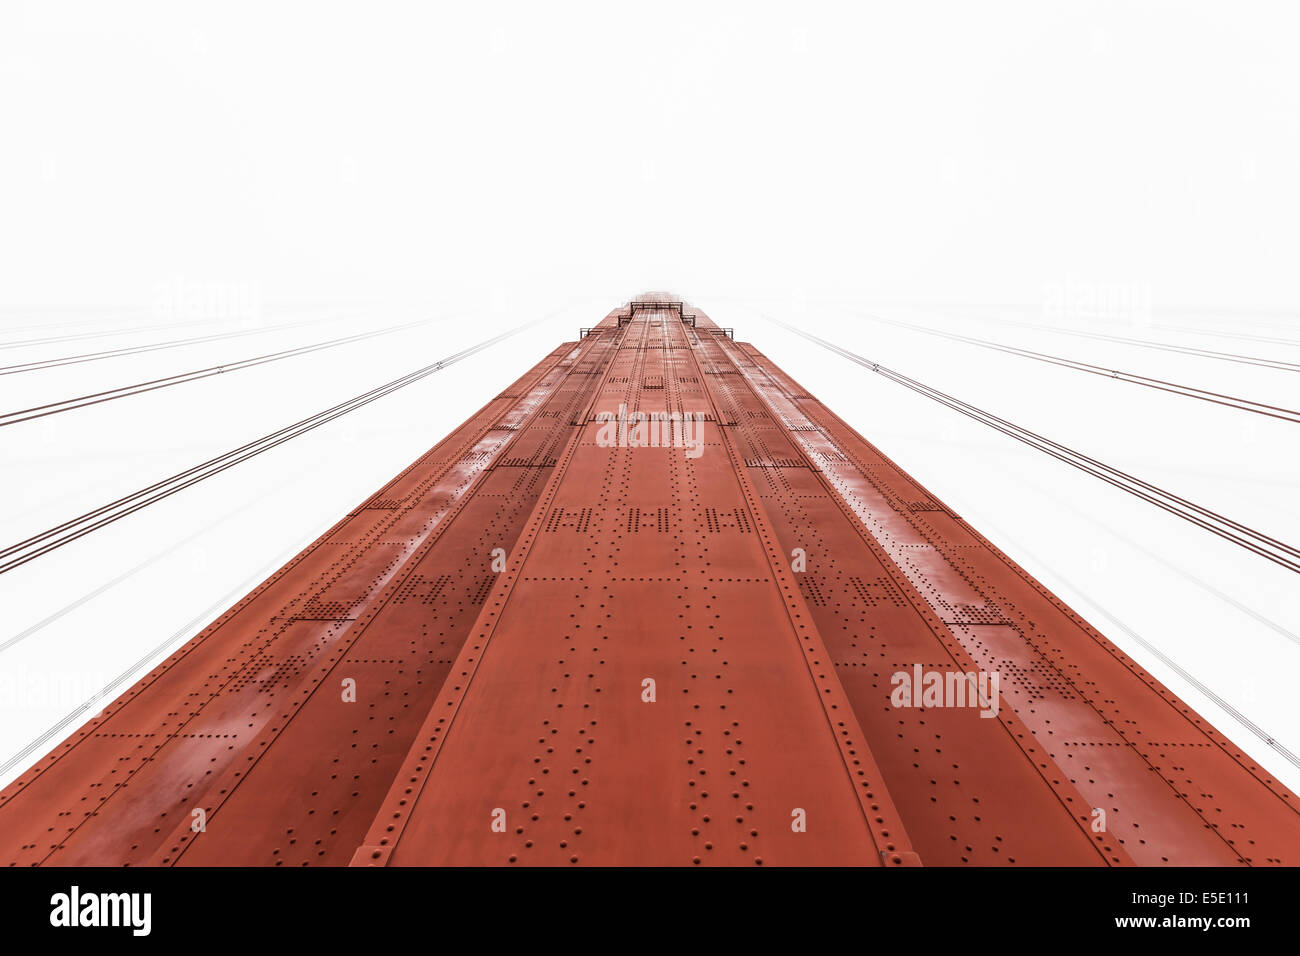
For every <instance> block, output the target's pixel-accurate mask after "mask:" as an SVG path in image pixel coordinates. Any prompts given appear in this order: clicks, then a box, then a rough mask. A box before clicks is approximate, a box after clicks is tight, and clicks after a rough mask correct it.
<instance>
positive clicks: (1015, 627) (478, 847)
mask: <svg viewBox="0 0 1300 956" xmlns="http://www.w3.org/2000/svg"><path fill="white" fill-rule="evenodd" d="M900 675H903V678H906V679H902V678H900ZM932 675H939V685H940V690H941V692H940V693H938V695H937V696H936V697H934V698H933V699H926V698H924V696H923V694H922V686H921V685H923V684H925V682H926V681H927V680H929V678H930V677H931V676H932ZM993 675H996V678H997V680H996V683H993V682H992V681H993ZM986 678H987V680H986ZM908 681H912V682H913V683H916V684H917V687H916V697H915V699H914V700H912V699H908V700H906V701H903V702H900V699H899V691H900V688H901V687H902V686H903V685H905V684H907V683H908ZM954 694H955V695H956V697H957V698H959V699H954V696H953V695H954ZM913 704H915V706H913ZM1298 824H1300V816H1298V815H1297V800H1296V797H1295V796H1294V795H1293V794H1291V793H1290V792H1289V791H1287V790H1286V789H1285V788H1284V787H1282V786H1281V785H1280V784H1278V783H1277V782H1276V781H1273V780H1272V779H1270V778H1269V777H1268V775H1267V774H1266V773H1264V772H1263V771H1262V770H1260V769H1259V768H1258V767H1256V766H1254V764H1253V763H1252V762H1251V761H1250V759H1249V758H1248V757H1246V756H1245V755H1244V754H1242V753H1241V751H1240V750H1239V749H1238V748H1236V747H1235V746H1234V745H1233V744H1232V743H1231V742H1230V741H1228V740H1227V739H1226V738H1225V737H1223V736H1222V735H1221V734H1219V733H1218V732H1217V731H1216V730H1214V728H1212V727H1210V726H1209V725H1208V724H1207V723H1206V722H1205V721H1204V720H1203V719H1202V718H1200V717H1199V716H1198V715H1197V714H1195V713H1193V712H1192V711H1191V710H1190V709H1189V708H1188V707H1187V706H1186V705H1185V704H1184V703H1182V702H1181V701H1180V700H1178V699H1177V698H1176V697H1174V696H1173V695H1172V694H1171V693H1170V692H1169V691H1168V690H1167V689H1165V688H1164V687H1162V686H1161V685H1160V684H1159V683H1157V682H1156V681H1155V680H1154V679H1153V678H1152V677H1151V676H1150V675H1149V674H1147V673H1146V672H1145V671H1143V670H1142V669H1141V668H1140V667H1139V666H1138V665H1137V664H1136V663H1135V662H1134V661H1132V660H1131V659H1129V658H1128V657H1127V656H1126V655H1124V654H1123V653H1122V652H1121V651H1120V650H1119V649H1118V648H1116V647H1115V646H1114V645H1112V644H1110V642H1108V641H1107V640H1106V639H1105V638H1104V637H1103V636H1102V635H1101V634H1099V633H1098V632H1097V631H1095V630H1094V629H1093V628H1091V627H1090V626H1089V625H1088V624H1087V623H1086V622H1084V621H1083V620H1082V619H1081V618H1080V617H1079V616H1078V615H1076V614H1075V613H1074V612H1072V611H1071V610H1070V609H1069V608H1067V607H1065V606H1064V605H1063V604H1062V603H1061V602H1060V601H1059V600H1058V599H1056V598H1055V597H1054V596H1053V595H1052V594H1050V593H1049V592H1048V591H1046V589H1044V588H1043V587H1042V586H1041V585H1040V584H1038V583H1037V582H1036V581H1034V580H1033V579H1032V578H1031V577H1030V576H1029V575H1028V574H1026V573H1025V572H1024V571H1023V570H1022V569H1021V568H1019V567H1018V566H1016V565H1015V564H1014V562H1012V561H1011V560H1010V559H1009V558H1008V557H1007V556H1005V555H1003V554H1002V553H1001V552H999V551H998V550H997V549H996V548H994V547H993V546H992V545H991V544H990V543H989V542H988V541H986V540H985V539H984V538H982V537H981V536H980V535H979V534H978V533H977V532H975V531H974V530H973V529H971V528H970V527H969V526H968V525H967V524H966V523H965V522H963V521H962V520H961V519H960V518H959V517H958V516H956V515H955V514H953V512H952V511H951V510H950V509H948V508H947V507H946V506H944V505H943V504H942V503H940V502H938V501H937V500H935V499H934V497H933V496H932V495H930V494H928V493H927V492H926V491H925V489H924V488H922V487H920V486H919V485H918V484H917V483H916V482H915V481H913V480H912V479H911V478H910V477H908V476H907V475H906V474H904V473H903V472H901V471H900V470H899V469H898V468H897V467H896V466H895V465H894V464H893V463H892V462H890V461H889V460H888V459H887V458H885V456H884V455H882V454H881V453H880V452H879V451H878V450H877V449H876V448H874V447H873V446H872V445H871V444H870V443H868V442H867V441H866V440H865V439H863V438H862V437H861V436H859V435H858V434H857V433H856V432H854V431H853V430H852V429H851V428H849V427H848V426H847V425H846V424H845V423H844V422H843V421H842V420H841V419H839V418H838V417H836V416H835V415H834V414H833V413H831V412H830V411H829V410H828V409H826V408H825V407H824V406H823V405H821V403H819V402H817V401H816V399H814V398H812V397H811V396H809V395H808V394H807V392H806V391H804V390H803V389H802V388H801V387H800V386H799V385H798V384H797V383H795V382H793V381H792V380H791V379H790V378H789V377H788V376H786V375H785V374H784V373H782V372H781V371H780V369H779V368H777V367H776V366H775V365H773V364H772V363H771V362H770V361H768V360H767V359H766V358H765V357H763V356H762V355H760V354H759V353H758V352H757V351H756V350H754V349H753V348H752V347H751V346H749V345H746V344H744V343H737V342H735V341H734V337H733V335H732V334H731V330H725V329H719V328H718V327H717V326H716V325H714V323H713V322H712V321H710V320H709V319H708V318H707V316H705V315H704V314H703V313H702V312H700V311H699V310H696V309H694V308H692V307H690V306H688V305H686V304H684V303H681V302H676V301H673V300H671V299H670V298H668V297H666V296H643V297H641V298H640V299H637V300H634V301H633V302H632V303H629V304H628V305H627V306H625V307H623V308H622V309H618V310H615V311H614V312H611V313H610V314H609V315H608V316H606V318H605V319H604V321H602V322H601V323H599V325H597V326H595V327H593V328H591V329H583V330H582V333H581V335H580V338H579V340H578V341H577V342H570V343H565V344H564V345H562V346H561V347H560V348H558V349H556V350H555V351H554V352H552V353H551V354H550V355H549V356H547V357H546V358H545V359H544V360H543V361H542V362H541V363H539V364H538V365H537V366H536V367H535V368H533V369H532V370H531V371H529V372H528V373H527V374H526V375H524V376H523V377H522V378H520V379H519V381H518V382H516V383H515V385H514V386H512V387H511V388H510V389H509V390H507V392H505V393H503V394H502V395H500V396H498V397H497V398H496V399H494V400H493V401H492V402H491V403H489V404H488V405H487V406H486V407H485V408H483V409H482V410H480V412H479V413H478V414H476V415H475V416H474V417H472V418H471V419H470V420H469V421H468V422H466V423H465V424H464V425H463V426H461V428H459V429H458V430H457V431H455V432H454V433H453V434H451V435H450V436H448V437H447V438H446V439H444V440H443V441H442V442H440V443H439V444H438V445H437V446H436V447H435V448H434V449H432V450H431V451H430V452H429V453H428V454H427V455H425V456H424V457H422V458H421V459H419V460H418V461H417V462H415V463H414V464H413V465H412V466H411V467H410V468H408V469H407V470H406V471H405V472H404V473H403V474H401V475H399V476H398V477H397V478H395V479H394V480H393V481H392V482H390V483H389V485H387V486H386V487H385V488H384V489H382V490H381V491H380V492H378V493H377V494H376V495H374V496H372V497H371V498H370V499H368V500H367V501H366V502H364V503H363V504H362V505H361V506H360V507H359V508H357V509H356V510H354V511H353V512H351V513H349V514H348V515H347V516H346V517H344V519H343V520H342V521H340V522H339V524H338V525H336V526H335V527H334V528H333V529H331V530H330V531H329V532H328V533H327V534H326V535H324V536H323V537H322V538H321V539H320V540H319V541H317V542H316V543H314V544H313V545H312V546H311V547H309V548H307V549H306V550H305V551H304V552H303V553H302V554H300V555H299V556H298V557H297V558H295V559H294V560H293V561H292V562H290V564H288V565H287V566H286V567H285V568H283V569H282V570H281V571H279V572H277V574H276V575H274V576H273V577H272V578H271V579H270V580H268V581H267V582H266V583H264V584H263V585H261V586H260V587H259V588H258V589H257V590H255V591H254V592H253V593H252V594H250V595H249V596H248V597H247V598H245V599H244V600H243V601H241V602H240V603H239V604H237V605H236V606H235V607H234V608H232V609H231V610H230V611H228V612H227V613H226V614H224V615H222V617H221V618H219V619H218V620H217V621H216V622H214V623H213V624H212V625H211V626H209V627H208V628H207V629H205V630H204V631H203V632H202V633H201V634H199V635H198V636H197V637H196V638H194V640H192V641H191V642H189V643H188V644H187V645H186V646H185V647H184V648H182V649H181V650H179V651H177V652H176V653H175V654H173V655H172V656H171V657H170V658H168V660H167V661H165V662H164V663H163V664H161V665H160V666H159V667H157V668H155V669H154V670H153V671H151V672H150V673H149V674H148V675H146V676H145V677H144V678H143V679H142V680H141V681H139V682H138V683H137V684H136V685H135V686H134V687H133V688H131V690H130V691H129V692H128V693H126V694H125V695H123V696H122V697H121V698H119V699H118V700H117V701H115V702H114V703H113V704H111V705H110V706H109V707H108V708H106V710H105V712H104V714H103V715H101V716H100V717H98V718H96V719H95V720H93V721H91V722H90V723H88V724H87V725H86V726H84V727H83V728H81V730H79V731H78V732H77V733H75V734H73V735H72V736H71V737H70V738H69V739H68V740H67V741H65V742H64V743H63V744H61V745H60V746H59V747H57V748H56V749H55V750H54V751H53V752H52V753H50V754H49V755H48V756H47V757H45V758H44V759H42V760H41V761H39V762H38V763H37V764H36V765H35V766H33V767H32V768H31V769H30V770H28V771H27V772H26V773H25V774H23V775H22V777H20V778H19V779H18V780H16V781H15V782H14V783H13V784H11V785H10V786H9V787H8V788H7V789H6V790H5V791H4V792H3V794H0V857H3V858H5V860H6V862H9V863H11V864H15V865H40V864H102V865H116V864H133V865H142V864H143V865H230V864H247V865H284V866H304V865H320V864H325V865H342V864H346V863H349V862H351V863H354V864H357V865H434V864H501V865H507V866H509V865H526V864H537V865H561V866H572V865H582V864H607V865H608V864H651V865H660V864H661V865H682V866H696V865H709V864H717V865H745V866H772V865H776V866H780V865H809V864H852V865H885V866H899V865H910V864H917V863H923V864H990V865H994V864H998V865H1000V864H1006V865H1012V864H1020V865H1042V864H1066V865H1125V864H1134V863H1136V864H1154V865H1160V864H1166V863H1168V864H1214V865H1232V864H1269V863H1290V864H1295V863H1297V862H1300V825H1298Z"/></svg>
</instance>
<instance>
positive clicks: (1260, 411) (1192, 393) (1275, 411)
mask: <svg viewBox="0 0 1300 956" xmlns="http://www.w3.org/2000/svg"><path fill="white" fill-rule="evenodd" d="M854 314H855V315H860V316H862V317H863V318H866V319H870V320H871V321H873V322H880V323H882V324H884V325H892V326H896V327H898V328H901V329H908V330H910V331H913V332H920V333H923V334H925V335H934V336H938V337H940V338H945V339H951V340H952V341H954V342H962V343H965V344H967V345H974V346H978V347H979V348H985V349H991V350H993V351H997V352H1005V353H1006V354H1008V355H1016V356H1019V357H1021V358H1027V359H1032V360H1034V361H1037V362H1044V363H1047V364H1049V365H1058V366H1061V367H1063V368H1070V369H1074V370H1075V371H1078V372H1087V373H1089V374H1091V375H1100V376H1102V377H1103V378H1109V379H1114V380H1115V381H1118V382H1128V383H1130V384H1132V385H1142V386H1145V387H1147V388H1153V389H1156V390H1158V391H1162V392H1168V393H1170V394H1172V395H1181V396H1183V397H1184V398H1194V399H1198V400H1199V401H1203V402H1210V403H1212V404H1215V405H1223V406H1225V407H1227V408H1235V409H1237V410H1238V411H1243V412H1251V413H1253V414H1256V415H1267V416H1268V417H1269V418H1277V419H1281V420H1282V421H1288V422H1293V423H1296V424H1300V411H1297V410H1295V409H1292V408H1283V407H1281V406H1278V405H1267V404H1265V403H1264V402H1256V401H1253V400H1252V399H1249V398H1241V397H1239V396H1236V395H1225V394H1223V393H1222V392H1212V391H1209V390H1208V389H1203V388H1197V387H1195V386H1193V385H1183V384H1181V383H1179V382H1169V381H1166V380H1164V379H1159V378H1151V377H1150V376H1147V375H1138V374H1137V373H1136V372H1124V371H1120V370H1119V369H1108V368H1106V367H1105V366H1102V365H1093V364H1092V363H1090V362H1081V361H1078V360H1077V359H1072V358H1066V357H1065V356H1061V355H1051V354H1049V353H1046V352H1035V351H1033V350H1031V349H1022V348H1018V347H1017V346H1014V345H1007V344H1005V343H1002V342H994V341H992V340H990V339H981V338H976V337H975V336H972V335H961V334H959V333H957V332H948V331H945V330H943V329H936V328H933V327H931V326H926V325H917V324H915V323H912V322H902V321H899V320H896V319H886V318H884V317H883V316H879V315H874V314H872V313H868V312H854Z"/></svg>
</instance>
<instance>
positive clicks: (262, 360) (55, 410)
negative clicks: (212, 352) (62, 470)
mask: <svg viewBox="0 0 1300 956" xmlns="http://www.w3.org/2000/svg"><path fill="white" fill-rule="evenodd" d="M445 318H446V317H445V316H439V317H437V318H432V319H423V320H421V321H419V322H408V323H406V324H404V325H392V326H389V327H387V328H384V329H376V330H374V331H372V332H358V333H357V334H355V335H345V336H343V337H341V338H337V339H327V340H326V341H324V342H316V343H314V344H312V345H302V346H298V347H297V348H292V349H284V350H282V351H279V352H270V353H267V354H265V355H255V356H253V357H252V358H247V359H238V360H236V361H234V362H226V363H223V364H221V365H212V366H209V367H207V368H201V369H194V370H192V371H189V372H178V373H177V374H175V375H168V376H166V377H164V378H156V379H151V380H150V381H147V382H138V383H136V384H134V385H123V386H121V387H119V388H111V389H106V390H105V391H102V392H93V393H91V394H89V395H80V396H78V397H76V398H67V399H62V400H60V401H57V402H49V403H47V404H45V405H35V406H33V407H31V408H23V409H19V410H17V411H13V412H0V428H3V427H4V426H6V425H16V424H18V423H19V422H29V421H31V420H33V419H36V418H45V417H46V416H47V415H58V414H60V413H62V412H70V411H73V410H75V409H78V408H86V407H88V406H91V405H99V404H102V403H104V402H111V401H115V400H117V399H119V398H129V397H130V396H132V395H142V394H144V393H146V392H153V391H157V390H158V389H160V388H169V387H170V386H173V385H183V384H185V383H186V382H197V381H201V380H202V379H205V378H212V377H214V376H217V375H224V374H226V373H229V372H238V371H241V370H243V369H246V368H255V367H257V366H259V365H266V364H269V363H271V362H279V361H282V360H284V359H287V358H296V357H297V356H300V355H309V354H311V353H313V352H321V351H324V350H325V349H332V348H337V347H339V346H340V345H348V344H351V343H353V342H363V341H365V340H367V339H373V338H376V337H378V336H381V335H391V334H392V333H394V332H402V331H406V330H408V329H413V328H417V327H419V326H422V325H428V324H430V323H431V322H441V321H444V320H445Z"/></svg>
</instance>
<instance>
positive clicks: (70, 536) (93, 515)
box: [0, 316, 549, 574]
mask: <svg viewBox="0 0 1300 956" xmlns="http://www.w3.org/2000/svg"><path fill="white" fill-rule="evenodd" d="M547 318H549V316H543V317H542V318H539V319H534V320H533V321H531V322H526V323H524V324H523V325H518V326H515V327H514V328H512V329H508V330H506V331H505V332H502V333H500V334H499V335H495V336H493V337H491V338H489V339H485V340H484V341H482V342H479V343H478V344H477V345H472V346H470V347H469V348H466V349H463V350H461V351H460V352H457V353H455V354H454V355H450V356H448V357H447V358H444V359H440V360H439V361H437V362H434V363H432V364H430V365H426V366H423V367H422V368H418V369H416V370H415V371H413V372H408V373H407V374H406V375H403V376H401V377H400V378H396V379H393V380H392V381H390V382H386V383H385V384H383V385H380V386H377V387H376V388H373V389H370V390H369V391H367V392H362V393H361V394H360V395H356V396H354V397H352V398H350V399H348V400H347V401H345V402H340V403H339V404H337V405H334V406H332V407H331V408H327V409H325V410H324V411H321V412H317V413H316V414H315V415H311V416H308V417H307V418H304V419H302V420H300V421H297V422H294V423H293V424H291V425H286V426H285V427H283V428H280V429H277V430H276V431H274V432H271V433H269V434H267V435H263V436H262V437H261V438H258V439H255V440H253V441H251V442H247V443H245V444H243V445H240V446H239V447H238V448H233V449H231V450H230V451H228V452H226V453H224V454H222V455H218V456H216V457H215V458H210V459H208V460H207V461H204V462H201V463H200V464H198V465H195V466H193V467H192V468H187V469H186V470H185V471H182V472H178V473H177V474H175V475H172V476H170V477H168V478H164V479H162V480H161V481H156V482H154V483H153V484H151V485H147V486H145V487H144V488H141V489H139V490H138V491H135V492H132V493H131V494H129V495H124V496H123V497H121V498H118V499H116V500H114V501H110V502H108V503H107V504H104V505H101V506H100V507H98V508H96V509H94V510H93V511H88V512H86V513H85V514H82V515H78V516H77V517H75V518H70V519H68V520H67V521H63V522H61V523H59V524H57V525H55V526H54V527H52V528H48V529H46V530H45V531H42V532H40V533H39V534H35V535H32V536H31V537H28V538H25V539H23V540H22V541H18V542H16V543H14V544H12V545H9V546H8V547H6V548H4V549H3V550H0V574H4V573H6V572H8V571H12V570H13V569H14V568H17V567H20V566H22V565H24V564H26V563H28V562H29V561H33V560H35V559H36V558H39V557H41V556H42V555H45V554H48V553H50V552H51V551H54V550H57V549H58V548H61V547H63V546H65V545H67V544H70V543H72V542H73V541H76V540H77V539H78V538H81V537H84V536H85V535H88V534H91V533H92V532H94V531H96V530H98V529H99V528H102V527H104V526H105V525H109V524H112V523H113V522H115V521H120V520H121V519H122V518H125V517H127V516H128V515H130V514H133V513H134V512H136V511H139V510H140V509H142V508H146V507H148V506H149V505H151V504H155V503H157V502H159V501H162V500H163V499H165V498H169V497H171V496H172V495H174V494H177V493H178V492H180V491H183V490H184V489H186V488H188V487H190V486H191V485H194V484H197V483H198V482H201V481H205V480H206V479H208V478H211V477H213V476H214V475H217V474H220V473H221V472H223V471H225V470H226V469H228V468H233V467H234V466H235V465H237V464H239V463H240V462H243V461H247V460H248V459H250V458H254V457H256V456H258V455H261V454H263V453H264V452H267V451H270V450H271V449H272V448H275V447H277V446H279V445H282V444H284V443H285V442H287V441H290V440H292V439H294V438H297V437H298V436H299V435H303V434H306V433H307V432H309V431H312V430H313V429H316V428H319V427H320V426H321V425H324V424H326V423H328V422H331V421H333V420H334V419H336V418H339V417H341V416H343V415H346V414H348V413H349V412H352V411H356V410H357V409H358V408H361V407H363V406H365V405H368V404H370V403H371V402H373V401H376V400H378V399H380V398H383V397H385V396H387V395H390V394H392V393H393V392H396V391H398V390H399V389H401V388H405V387H406V386H407V385H411V384H413V383H415V382H418V381H420V380H422V379H424V378H427V377H428V376H430V375H432V374H434V373H435V372H438V371H440V370H441V369H444V368H446V367H448V366H450V365H454V364H455V363H457V362H459V361H462V360H463V359H466V358H469V357H470V356H472V355H475V354H477V353H478V352H481V351H483V350H484V349H487V348H490V347H491V346H493V345H496V344H497V343H499V342H502V341H504V340H505V339H507V338H509V337H511V336H513V335H517V334H518V333H520V332H522V331H523V330H525V329H527V328H531V327H532V326H534V325H537V324H538V323H540V322H543V321H545V320H546V319H547Z"/></svg>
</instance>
